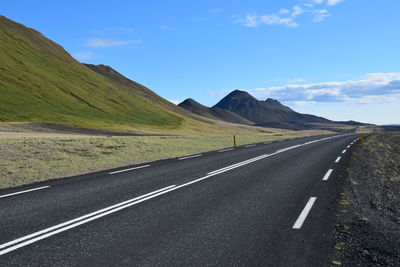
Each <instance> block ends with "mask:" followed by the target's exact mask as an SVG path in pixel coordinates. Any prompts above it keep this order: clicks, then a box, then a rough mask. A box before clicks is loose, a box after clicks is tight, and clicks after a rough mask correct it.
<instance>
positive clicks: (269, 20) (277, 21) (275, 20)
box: [258, 14, 298, 27]
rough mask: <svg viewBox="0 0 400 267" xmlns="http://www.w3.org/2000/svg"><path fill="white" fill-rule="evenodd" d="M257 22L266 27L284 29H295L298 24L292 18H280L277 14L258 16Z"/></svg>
mask: <svg viewBox="0 0 400 267" xmlns="http://www.w3.org/2000/svg"><path fill="white" fill-rule="evenodd" d="M258 19H259V22H260V23H264V24H267V25H285V26H286V27H297V26H298V24H297V23H296V22H294V21H293V19H292V18H285V17H280V16H279V15H277V14H270V15H263V16H259V18H258Z"/></svg>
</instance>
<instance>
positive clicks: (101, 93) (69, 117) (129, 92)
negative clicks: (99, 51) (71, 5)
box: [0, 16, 185, 130]
mask: <svg viewBox="0 0 400 267" xmlns="http://www.w3.org/2000/svg"><path fill="white" fill-rule="evenodd" d="M102 68H103V70H104V67H102ZM93 69H94V67H92V66H85V65H83V64H81V63H79V62H78V61H76V60H75V59H73V58H72V57H71V56H70V55H69V54H68V53H67V52H66V51H65V50H64V49H63V48H62V47H61V46H59V45H57V44H56V43H54V42H52V41H51V40H49V39H47V38H46V37H45V36H43V35H42V34H41V33H39V32H37V31H35V30H33V29H30V28H27V27H25V26H23V25H21V24H18V23H15V22H13V21H11V20H9V19H7V18H5V17H3V16H0V121H25V122H26V121H28V122H49V123H61V124H65V125H70V126H78V127H88V128H103V129H114V130H117V129H120V128H119V125H123V126H127V127H130V126H132V127H134V126H138V125H139V126H141V127H151V128H163V129H165V128H166V129H174V128H179V127H180V126H181V125H182V123H183V122H184V120H185V118H184V116H182V114H179V113H182V111H180V109H179V108H177V107H175V106H174V105H173V104H169V102H168V101H166V100H164V99H162V98H161V97H159V96H158V95H156V94H155V93H153V92H151V91H150V90H148V89H147V88H145V87H143V86H141V85H139V84H137V83H134V82H132V81H129V80H128V81H129V82H130V83H129V82H128V81H126V80H127V79H126V80H125V81H124V80H123V79H121V77H123V76H121V77H119V79H120V80H118V79H116V74H115V73H111V74H110V75H111V76H110V77H107V75H105V73H102V75H100V74H99V71H93ZM112 75H114V76H112ZM113 77H114V80H113V79H112V78H113ZM110 78H111V79H110ZM123 78H124V77H123ZM124 83H125V84H124ZM133 83H134V84H135V86H136V88H134V87H132V84H133Z"/></svg>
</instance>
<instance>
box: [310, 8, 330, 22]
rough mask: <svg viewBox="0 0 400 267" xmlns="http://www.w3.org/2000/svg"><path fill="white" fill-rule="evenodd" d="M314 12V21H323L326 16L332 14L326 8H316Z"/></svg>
mask: <svg viewBox="0 0 400 267" xmlns="http://www.w3.org/2000/svg"><path fill="white" fill-rule="evenodd" d="M313 14H314V18H313V22H321V21H323V20H324V19H325V18H327V17H329V16H330V14H329V12H328V10H326V9H318V10H314V11H313Z"/></svg>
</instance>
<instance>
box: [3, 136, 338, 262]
mask: <svg viewBox="0 0 400 267" xmlns="http://www.w3.org/2000/svg"><path fill="white" fill-rule="evenodd" d="M342 136H345V135H342ZM335 137H340V135H338V136H332V137H327V138H323V139H320V140H317V141H323V140H327V139H331V138H335ZM303 145H306V144H303ZM303 145H298V146H293V147H290V149H293V148H295V147H299V146H303ZM283 151H287V149H285V150H281V152H278V151H277V152H275V153H272V154H264V155H261V156H259V157H255V158H252V159H249V160H246V161H243V162H239V163H237V164H234V165H231V166H228V167H225V168H222V169H219V170H216V171H213V172H210V173H208V174H207V175H206V176H204V177H201V178H198V179H196V180H193V181H190V182H187V183H185V184H182V185H179V186H176V185H171V186H168V187H165V188H162V189H159V190H156V191H153V192H150V193H148V194H145V195H142V196H139V197H136V198H133V199H130V200H127V201H124V202H121V203H118V204H115V205H113V206H109V207H107V208H104V209H101V210H98V211H95V212H92V213H89V214H86V215H83V216H81V217H78V218H76V219H73V220H70V221H67V222H64V223H61V224H58V225H55V226H52V227H49V228H47V229H44V230H41V231H38V232H36V233H33V234H30V235H27V236H24V237H20V238H18V239H15V240H12V241H9V242H7V243H4V244H1V245H0V249H2V250H0V255H3V254H6V253H8V252H11V251H13V250H16V249H18V248H21V247H24V246H27V245H29V244H32V243H34V242H37V241H39V240H42V239H45V238H48V237H50V236H53V235H55V234H58V233H61V232H64V231H66V230H69V229H71V228H75V227H77V226H79V225H82V224H85V223H87V222H90V221H93V220H96V219H98V218H101V217H104V216H106V215H108V214H111V213H114V212H117V211H119V210H122V209H125V208H128V207H130V206H133V205H136V204H138V203H141V202H144V201H146V200H149V199H152V198H155V197H157V196H160V195H163V194H166V193H168V192H171V191H174V190H177V189H179V188H182V187H185V186H188V185H191V184H194V183H197V182H200V181H202V180H205V179H208V178H210V177H213V176H215V175H218V174H220V173H223V172H226V171H229V170H231V169H234V168H238V167H240V166H243V165H246V164H249V163H251V162H254V161H257V160H261V159H263V158H267V157H270V156H273V155H276V154H279V153H282V152H283ZM195 156H201V154H200V155H195ZM191 157H194V156H191ZM186 158H189V157H186ZM315 199H316V198H311V199H310V200H309V202H308V203H307V205H306V207H305V208H304V210H303V212H302V213H301V214H300V217H299V219H298V220H297V221H296V223H295V225H294V226H293V228H295V226H297V225H300V226H299V228H300V227H301V225H302V223H303V221H304V219H305V217H307V214H308V212H309V210H310V209H311V207H312V205H313V204H314V201H315ZM310 202H311V204H310ZM308 206H309V208H307V207H308ZM303 217H304V218H303ZM301 218H303V219H301Z"/></svg>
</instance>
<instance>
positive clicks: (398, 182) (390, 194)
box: [331, 133, 400, 266]
mask: <svg viewBox="0 0 400 267" xmlns="http://www.w3.org/2000/svg"><path fill="white" fill-rule="evenodd" d="M341 191H342V193H341V194H340V196H339V198H338V203H337V207H336V224H335V229H334V231H333V240H334V243H335V244H334V248H333V249H332V255H331V257H332V265H342V266H400V133H379V134H373V135H370V136H368V137H367V138H366V139H365V144H364V145H363V146H360V145H358V147H357V148H356V149H355V150H354V152H353V154H352V158H351V160H350V164H349V168H348V169H347V173H346V176H345V178H344V181H343V188H342V190H341Z"/></svg>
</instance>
